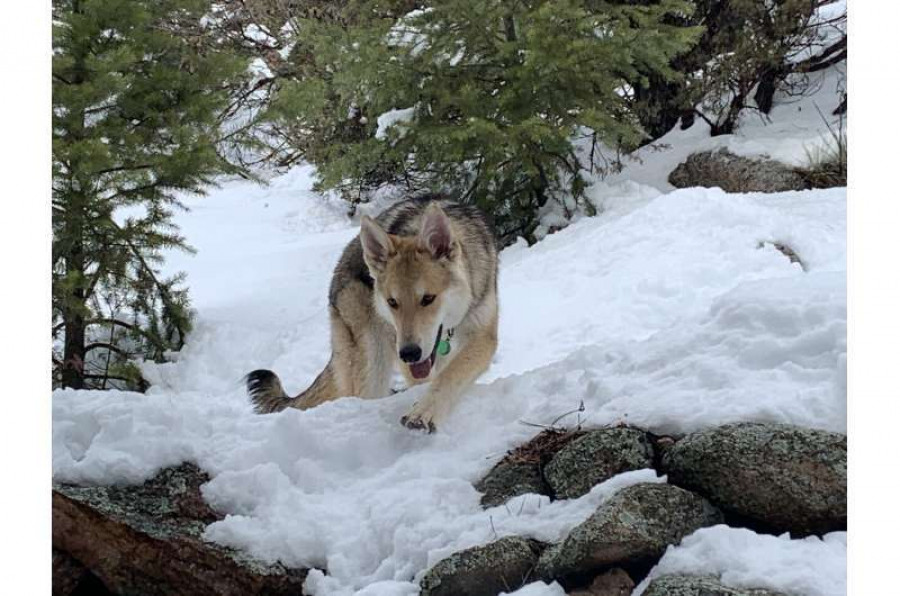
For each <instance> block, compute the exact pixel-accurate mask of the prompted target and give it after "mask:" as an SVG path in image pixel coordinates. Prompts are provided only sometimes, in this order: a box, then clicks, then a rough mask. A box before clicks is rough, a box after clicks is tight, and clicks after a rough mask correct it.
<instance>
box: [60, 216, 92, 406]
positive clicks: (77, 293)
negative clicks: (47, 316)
mask: <svg viewBox="0 0 900 596" xmlns="http://www.w3.org/2000/svg"><path fill="white" fill-rule="evenodd" d="M70 233H71V232H70ZM66 277H67V278H68V279H69V280H72V279H77V280H79V283H77V284H76V285H75V287H74V288H73V289H72V290H71V292H70V294H69V295H68V296H67V297H66V301H65V304H64V306H63V313H62V317H63V322H64V330H65V342H64V344H63V365H62V379H61V380H62V386H63V387H68V388H71V389H84V356H85V345H86V343H87V342H86V330H87V324H86V321H85V316H84V313H85V310H86V304H85V302H86V296H85V290H84V287H83V285H82V280H83V279H84V253H83V250H82V247H81V242H80V241H78V242H76V243H75V244H74V246H73V248H72V254H71V255H69V257H68V258H67V259H66Z"/></svg>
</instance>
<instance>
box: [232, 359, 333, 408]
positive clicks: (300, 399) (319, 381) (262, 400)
mask: <svg viewBox="0 0 900 596" xmlns="http://www.w3.org/2000/svg"><path fill="white" fill-rule="evenodd" d="M244 382H245V383H246V384H247V393H249V394H250V401H251V402H252V403H253V409H254V410H256V413H257V414H270V413H272V412H280V411H282V410H284V409H287V408H298V409H300V410H305V409H307V408H311V407H313V406H316V405H319V404H320V403H322V402H326V401H328V400H331V399H334V398H336V397H338V395H337V393H338V392H337V386H336V384H335V381H334V373H333V372H332V369H331V362H329V363H328V365H327V366H326V367H325V370H323V371H322V372H321V373H319V376H318V377H316V380H315V381H313V383H312V385H310V386H309V388H308V389H307V390H306V391H304V392H303V393H301V394H300V395H298V396H296V397H289V396H288V394H287V393H286V392H285V390H284V388H283V387H282V386H281V381H280V380H279V379H278V375H276V374H275V373H273V372H272V371H271V370H254V371H253V372H251V373H250V374H248V375H247V376H246V377H244Z"/></svg>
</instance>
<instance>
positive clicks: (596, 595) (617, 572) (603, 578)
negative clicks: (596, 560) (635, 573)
mask: <svg viewBox="0 0 900 596" xmlns="http://www.w3.org/2000/svg"><path fill="white" fill-rule="evenodd" d="M632 590H634V582H633V581H632V580H631V576H629V575H628V574H627V573H626V572H625V571H623V570H622V569H619V568H618V567H615V568H613V569H610V570H609V571H607V572H606V573H601V574H600V575H598V576H597V577H595V578H594V581H593V582H591V585H590V587H588V588H584V589H582V590H575V591H574V592H569V594H568V596H631V592H632Z"/></svg>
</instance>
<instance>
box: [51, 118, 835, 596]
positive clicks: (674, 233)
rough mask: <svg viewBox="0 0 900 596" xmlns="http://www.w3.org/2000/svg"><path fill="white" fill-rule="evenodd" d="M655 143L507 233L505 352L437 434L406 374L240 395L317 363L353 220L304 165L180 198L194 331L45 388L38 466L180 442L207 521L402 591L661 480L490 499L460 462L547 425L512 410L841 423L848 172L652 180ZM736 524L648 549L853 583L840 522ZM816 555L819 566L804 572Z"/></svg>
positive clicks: (128, 461)
mask: <svg viewBox="0 0 900 596" xmlns="http://www.w3.org/2000/svg"><path fill="white" fill-rule="evenodd" d="M810 122H811V121H810ZM793 124H794V125H796V121H793ZM779 126H781V125H779ZM812 126H813V125H812V124H811V123H810V124H809V126H807V127H806V128H803V129H802V131H801V133H802V134H801V133H798V134H795V135H794V136H793V137H791V139H787V140H785V139H786V138H787V137H786V135H787V134H788V132H789V131H788V132H786V131H784V130H781V129H779V130H777V131H774V132H773V131H771V130H769V131H768V132H766V131H756V132H754V131H753V130H754V129H753V128H752V127H750V128H748V133H747V134H748V136H744V137H727V138H720V139H719V140H710V139H709V138H708V137H703V134H702V130H701V131H700V132H697V131H694V129H691V130H689V131H678V132H677V133H671V134H679V135H682V137H683V138H682V139H681V140H680V141H679V143H682V144H684V143H687V141H686V140H685V139H687V137H688V136H692V135H696V139H695V140H694V141H692V143H693V145H692V146H693V147H702V146H704V143H705V146H710V145H713V144H717V143H728V144H729V146H732V148H734V147H736V146H741V145H743V146H744V147H747V146H752V143H754V142H757V143H759V144H760V146H762V147H764V148H767V149H777V148H778V147H793V149H791V151H795V150H796V149H797V147H802V146H803V142H804V141H803V140H802V139H804V138H812V137H814V136H815V135H817V134H818V133H817V132H816V130H815V129H814V128H810V127H812ZM695 128H696V127H695ZM765 135H772V136H771V139H774V140H771V139H770V140H769V141H766V140H760V139H764V138H766V137H765ZM692 138H693V137H692ZM703 139H705V141H704V140H703ZM754 139H756V140H754ZM798 139H799V140H798ZM748 144H749V145H748ZM648 151H649V150H648ZM667 151H668V150H667ZM667 151H656V152H653V153H652V155H650V154H648V155H647V156H645V157H646V159H644V161H643V163H638V162H635V163H634V164H632V165H630V166H629V167H628V169H627V170H626V172H623V173H622V174H621V175H619V176H618V177H616V178H613V179H607V180H606V181H604V182H602V183H598V184H596V185H595V186H594V187H593V188H592V189H591V191H590V192H591V193H592V195H591V196H592V200H593V201H594V202H595V203H596V204H598V205H600V206H601V207H602V208H603V212H602V213H601V214H600V215H599V216H597V217H593V218H582V219H580V220H579V221H577V222H576V223H575V224H573V225H571V226H570V227H568V228H566V229H564V230H562V231H561V232H558V233H556V234H553V235H551V236H549V237H547V238H546V239H545V240H543V241H541V242H539V243H538V244H536V245H535V246H532V247H527V246H525V245H524V243H520V244H517V245H514V246H512V247H510V248H508V249H507V250H505V251H504V252H503V253H502V255H501V271H500V302H501V327H500V348H499V350H498V352H497V356H496V358H495V361H494V363H493V365H492V367H491V369H490V370H489V371H488V373H487V374H486V375H485V376H484V377H483V378H482V379H481V380H480V382H479V383H478V385H477V386H476V387H475V388H473V389H472V390H471V391H470V393H469V394H468V395H467V396H466V398H465V399H464V400H463V402H462V403H461V405H460V407H459V409H458V411H457V412H456V413H455V414H454V415H453V416H452V417H451V419H450V420H448V422H447V424H446V425H445V426H444V427H443V428H441V429H440V432H438V433H437V434H435V435H430V436H426V435H422V434H418V433H415V432H412V431H409V430H407V429H405V428H403V427H401V426H400V424H399V418H400V416H401V415H402V414H403V413H404V412H405V410H406V409H407V408H409V406H410V405H411V404H412V402H413V401H414V400H415V399H416V397H417V395H419V394H420V393H421V391H422V388H417V389H414V390H410V391H406V392H403V393H400V394H397V395H394V396H391V397H389V398H385V399H382V400H371V401H364V400H359V399H356V398H346V399H341V400H338V401H336V402H332V403H329V404H325V405H323V406H321V407H318V408H315V409H313V410H310V411H306V412H300V411H295V410H292V411H287V412H283V413H280V414H275V415H270V416H255V415H253V414H252V413H251V410H250V407H249V404H248V402H247V399H246V396H245V395H244V392H243V388H242V386H241V384H240V378H241V376H242V375H243V374H245V373H246V372H248V371H250V370H252V369H254V368H261V367H262V368H271V369H274V370H276V371H277V372H278V373H279V375H280V376H281V377H282V379H283V381H284V384H285V386H286V388H287V389H288V391H289V392H296V391H299V390H301V389H303V388H304V387H305V386H306V384H308V383H309V382H310V381H311V380H312V379H313V378H314V377H315V375H316V374H317V373H318V372H319V370H321V368H322V366H323V365H324V364H325V362H326V361H327V359H328V327H327V320H326V311H325V306H326V294H327V287H328V283H329V279H330V274H331V269H332V268H333V266H334V264H335V263H336V261H337V258H338V256H339V254H340V251H341V250H342V248H343V246H344V245H345V244H346V242H347V241H349V240H350V239H351V238H352V237H353V236H354V235H355V234H356V226H357V225H358V224H357V223H355V222H353V221H351V220H349V219H348V218H347V217H346V215H345V209H346V208H345V206H344V205H342V204H341V203H340V202H337V201H329V200H325V199H323V198H322V197H320V196H318V195H316V194H315V193H314V192H313V191H312V190H311V184H312V181H311V175H312V171H311V170H310V169H309V168H297V169H295V170H292V171H291V172H289V173H288V174H286V175H284V176H281V177H279V178H276V179H275V180H274V181H273V182H272V184H271V185H270V186H268V187H264V188H263V187H258V186H255V185H253V184H250V183H247V182H229V183H226V184H224V185H223V186H222V187H221V188H220V189H217V190H215V191H213V192H212V193H211V194H210V196H208V197H206V198H203V199H189V203H190V204H191V206H192V208H193V209H192V211H191V212H189V213H185V214H183V215H181V216H179V217H180V219H179V221H178V223H179V224H180V225H181V227H182V230H183V232H184V234H185V236H186V237H187V238H188V240H189V241H190V242H191V243H192V244H193V245H194V246H195V247H196V248H197V249H198V254H197V255H195V256H188V255H174V256H173V257H172V258H171V260H170V261H169V263H168V265H167V266H168V267H170V268H171V269H172V270H173V271H174V270H185V271H187V273H188V281H189V284H190V286H191V290H192V296H193V300H194V307H195V308H196V311H197V322H196V330H195V332H194V333H193V334H192V335H191V336H190V337H189V338H188V342H187V345H186V346H185V348H184V349H183V350H182V351H181V352H180V353H179V354H176V355H173V357H174V358H175V361H174V362H171V363H168V364H163V365H147V366H146V367H145V374H146V376H147V378H148V379H149V380H150V381H151V382H152V383H153V387H152V388H151V390H150V391H149V392H148V393H147V394H146V395H138V394H130V393H124V392H73V391H56V392H55V393H54V395H53V469H54V476H55V479H56V480H58V481H71V482H83V483H106V482H139V481H141V480H143V479H145V478H147V477H149V476H150V475H152V474H153V473H154V472H155V471H156V470H157V469H159V468H160V467H163V466H167V465H173V464H177V463H179V462H180V461H182V460H192V461H195V462H197V463H198V464H199V465H200V466H201V467H202V468H204V469H206V470H207V471H209V472H210V474H211V476H212V481H211V482H210V483H209V484H208V485H207V486H206V487H205V488H204V495H205V497H206V499H207V500H208V501H209V502H210V503H211V504H212V505H213V506H214V507H216V508H217V509H219V510H221V511H223V512H225V513H227V514H228V516H227V517H226V518H225V519H224V520H223V521H220V522H217V523H214V524H212V525H211V526H210V527H209V528H208V529H207V531H206V537H207V538H208V539H210V540H214V541H216V542H220V543H222V544H227V545H232V546H236V547H240V548H244V549H247V550H249V551H250V552H251V553H252V554H253V555H255V556H258V557H261V558H264V559H270V560H275V559H280V560H282V561H284V562H286V563H287V564H290V565H303V566H316V567H319V568H327V569H328V576H324V575H323V574H321V573H313V574H311V575H310V579H309V580H308V582H307V586H306V587H307V590H308V591H309V592H310V593H313V594H340V595H348V594H354V593H356V594H365V595H369V596H372V595H412V594H416V593H417V587H416V582H417V581H418V579H420V578H421V575H422V574H423V573H424V571H425V570H426V569H427V568H428V567H429V566H430V565H432V564H434V563H435V562H436V561H438V560H439V559H441V558H442V557H444V556H446V555H448V554H449V553H451V552H453V551H455V550H459V549H461V548H465V547H469V546H473V545H476V544H480V543H484V542H487V541H490V540H492V539H494V538H496V537H498V536H504V535H508V534H525V535H529V536H533V537H535V538H538V539H541V540H545V541H554V540H558V539H560V538H561V537H562V536H563V535H564V534H565V533H566V532H567V531H568V530H569V529H570V528H572V527H573V526H574V525H576V524H578V523H580V522H581V521H583V520H584V519H585V518H586V517H587V516H588V515H589V514H590V513H591V512H592V511H593V510H595V509H596V507H597V506H598V505H599V504H600V503H602V502H603V501H604V500H605V499H607V498H608V497H609V496H610V495H612V494H613V493H614V492H615V491H616V490H618V489H620V488H622V487H624V486H628V485H630V484H633V483H636V482H646V481H656V482H662V481H665V479H664V478H657V477H656V476H655V474H654V472H653V471H651V470H644V471H638V472H631V473H628V474H623V475H620V476H618V477H616V478H613V479H612V480H610V481H608V482H606V483H604V484H601V485H599V486H597V487H595V488H594V490H593V491H592V492H591V493H590V494H589V495H586V496H584V497H582V498H580V499H575V500H571V501H557V502H553V503H550V502H549V501H548V499H547V498H546V497H543V496H537V495H525V496H522V497H518V498H516V499H515V500H514V501H513V502H511V503H510V504H508V506H507V507H498V508H494V509H491V510H488V511H482V510H481V508H480V506H479V504H478V500H479V495H478V493H477V492H476V491H475V489H474V488H473V487H472V482H473V481H475V480H477V479H478V478H480V477H481V476H482V475H483V474H484V473H485V472H486V471H487V470H488V469H489V468H490V467H491V466H492V465H493V464H494V463H495V462H496V461H497V460H498V459H499V458H500V457H501V456H502V455H503V453H504V452H505V451H506V450H507V449H509V448H510V447H512V446H514V445H516V444H518V443H520V442H522V441H524V440H526V439H528V438H530V437H531V436H532V435H534V434H536V433H537V432H538V430H539V429H538V428H536V427H535V426H531V425H527V424H523V422H530V423H537V424H548V423H550V422H551V421H553V420H555V419H557V418H558V417H559V416H560V415H563V414H565V413H566V412H571V411H572V410H575V409H576V408H578V406H579V405H580V404H581V403H582V402H583V403H584V411H583V412H582V413H580V414H577V415H576V414H571V415H569V416H567V417H564V418H563V419H562V420H561V424H575V423H576V422H577V421H578V419H580V421H581V422H582V423H583V424H586V425H589V426H599V425H604V424H610V423H616V422H619V421H627V422H629V423H631V424H635V425H638V426H643V427H646V428H649V429H651V430H653V431H656V432H660V433H673V434H682V433H687V432H691V431H694V430H698V429H701V428H706V427H708V426H711V425H716V424H720V423H724V422H733V421H743V420H757V421H759V420H761V421H778V422H791V423H796V424H801V425H805V426H810V427H815V428H823V429H828V430H835V431H840V432H846V373H845V368H846V367H845V365H846V290H845V276H846V242H845V237H846V193H845V191H844V189H832V190H826V191H809V192H792V193H781V194H771V195H763V194H747V195H733V194H726V193H723V192H721V191H719V190H717V189H685V190H679V191H674V192H671V188H670V187H668V185H667V183H665V181H664V178H665V175H666V174H667V173H668V172H669V171H670V170H671V167H669V164H668V162H669V161H675V162H677V161H678V160H679V159H680V157H678V155H680V152H681V151H682V148H681V145H679V148H678V149H672V150H671V151H676V152H677V153H678V154H677V155H674V154H670V153H668V152H667ZM768 152H770V153H772V152H777V151H768ZM672 167H674V164H672ZM774 242H779V243H784V244H787V245H789V246H790V247H791V248H792V249H793V250H794V251H795V252H796V253H797V254H798V255H799V256H800V258H801V259H802V261H803V267H805V270H804V268H802V267H801V266H800V265H799V264H795V263H791V262H790V260H789V259H788V258H787V257H785V256H784V255H783V254H782V253H780V252H779V251H777V250H776V249H775V248H774V247H773V246H772V243H774ZM732 532H737V531H732V530H728V529H718V528H713V529H710V530H704V531H700V532H697V533H696V534H695V535H693V536H691V537H690V538H689V539H686V540H685V541H684V543H683V545H681V546H679V547H675V548H673V549H671V550H670V552H669V553H668V554H667V555H666V557H665V558H664V559H663V561H662V562H661V564H660V570H662V569H665V570H669V571H681V572H684V571H691V572H697V571H705V572H708V573H717V574H718V573H724V575H723V581H726V582H729V581H732V580H733V584H734V585H742V582H748V581H750V580H753V579H755V578H757V577H760V576H765V579H766V581H767V582H768V583H766V584H765V585H767V586H769V587H772V588H775V589H780V590H782V591H784V592H785V593H787V594H796V595H798V596H799V595H800V594H806V595H811V596H826V595H828V596H830V595H831V594H836V593H838V592H836V591H835V589H833V586H835V585H837V586H838V588H840V585H841V581H845V580H844V578H845V571H844V568H843V556H844V553H845V550H846V536H845V534H843V533H836V534H834V535H829V536H828V537H826V539H825V540H824V541H822V540H819V539H810V540H812V542H810V540H807V541H795V540H790V539H789V538H788V537H782V538H775V537H769V536H758V535H755V534H752V533H737V534H735V533H732ZM816 540H818V542H815V541H816ZM773 541H777V542H773ZM768 550H771V551H772V552H780V551H782V550H783V552H784V557H785V560H787V561H791V562H792V563H791V567H792V568H793V569H794V571H795V573H793V574H791V573H788V572H787V571H786V572H785V573H781V574H779V573H771V574H766V573H765V564H766V563H765V561H766V559H765V558H764V557H763V556H762V555H760V556H758V557H757V556H756V555H754V554H753V553H765V552H766V551H768ZM712 552H717V553H719V555H717V556H712V554H709V553H712ZM826 552H827V555H828V556H823V554H822V553H826ZM742 553H743V554H742ZM796 561H802V564H799V563H796ZM660 570H657V573H658V572H660ZM727 570H733V571H734V572H733V573H731V574H729V573H725V572H726V571H727ZM788 571H789V570H788ZM801 572H802V573H801ZM798 574H800V575H798ZM803 574H806V575H803ZM817 575H821V576H822V577H828V578H832V579H833V580H834V581H832V582H831V584H828V585H831V586H832V588H829V587H828V585H826V584H825V583H821V582H820V583H816V582H815V581H812V580H809V581H807V580H808V579H809V578H811V577H815V576H817ZM798 577H799V579H798ZM748 578H749V579H748ZM834 578H836V579H834ZM829 581H831V580H829ZM835 582H837V583H835ZM519 593H521V594H528V595H531V596H536V595H540V594H554V595H559V594H562V590H561V588H559V586H556V585H553V586H546V585H540V584H534V585H532V586H529V587H527V588H525V589H524V590H522V591H520V592H519Z"/></svg>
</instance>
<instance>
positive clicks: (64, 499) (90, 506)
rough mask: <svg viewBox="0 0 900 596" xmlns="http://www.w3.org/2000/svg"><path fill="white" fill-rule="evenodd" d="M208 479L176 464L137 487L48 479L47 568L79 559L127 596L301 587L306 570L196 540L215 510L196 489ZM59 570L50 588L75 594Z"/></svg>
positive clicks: (275, 591) (281, 591)
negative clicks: (49, 553)
mask: <svg viewBox="0 0 900 596" xmlns="http://www.w3.org/2000/svg"><path fill="white" fill-rule="evenodd" d="M208 480H209V477H208V476H207V475H206V473H204V472H203V471H202V470H200V469H199V468H198V467H197V466H195V465H193V464H182V465H180V466H177V467H175V468H167V469H165V470H163V471H162V472H160V473H159V474H157V475H156V476H154V477H153V478H151V479H150V480H148V481H146V482H145V483H144V484H142V485H139V486H94V487H82V486H73V485H65V484H57V485H54V487H53V548H54V552H55V554H56V553H59V555H58V556H54V567H56V566H57V564H59V565H62V564H63V563H65V565H67V566H68V567H72V566H73V565H75V564H76V563H77V564H80V565H81V566H83V567H84V568H85V570H86V571H87V572H89V574H92V575H93V576H94V577H96V579H98V580H99V581H100V582H102V583H103V585H104V586H105V587H106V588H107V589H108V590H109V591H110V592H112V593H114V594H128V595H129V596H155V595H161V594H184V595H195V594H196V595H198V596H200V595H203V596H209V594H217V595H226V596H230V595H235V596H237V595H242V594H260V595H262V594H265V595H267V596H280V595H287V594H300V593H302V585H303V582H304V580H305V579H306V573H307V570H306V569H291V568H287V567H285V566H283V565H281V564H277V563H276V564H267V563H264V562H261V561H258V560H255V559H252V558H250V557H248V556H246V555H244V554H242V553H240V552H238V551H236V550H234V549H230V548H226V547H223V546H219V545H217V544H212V543H210V542H205V541H204V540H203V539H202V537H201V536H202V533H203V529H204V528H205V527H206V526H207V525H208V524H209V523H211V522H213V521H216V520H217V519H220V517H221V516H219V515H217V514H216V513H215V512H214V511H213V510H212V509H210V507H209V506H208V505H207V504H206V503H205V502H204V501H203V498H202V496H201V495H200V486H201V485H202V484H203V483H205V482H207V481H208ZM63 555H65V556H63ZM73 560H74V563H73ZM61 571H63V570H62V569H60V570H57V569H54V578H55V579H56V578H59V579H58V582H57V585H54V595H57V594H58V595H59V596H68V595H70V594H77V593H78V592H79V590H78V586H77V585H73V584H77V582H73V581H63V579H62V578H63V577H71V576H72V574H71V573H68V574H64V573H61ZM89 574H87V573H85V576H87V575H89Z"/></svg>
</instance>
